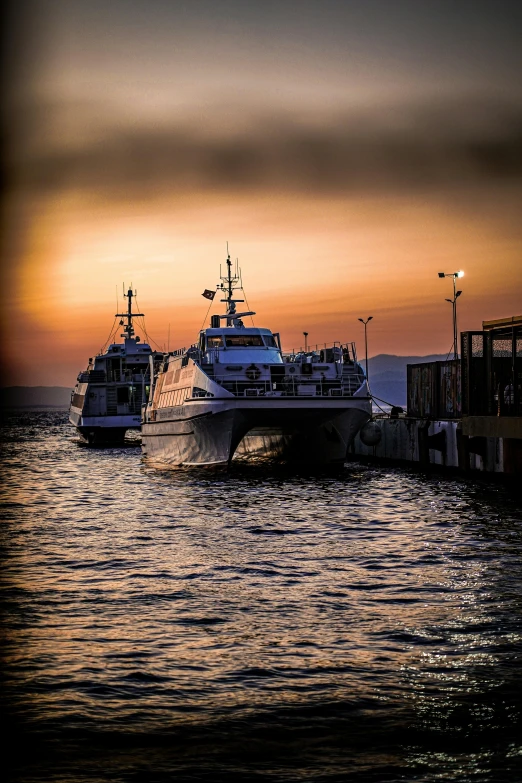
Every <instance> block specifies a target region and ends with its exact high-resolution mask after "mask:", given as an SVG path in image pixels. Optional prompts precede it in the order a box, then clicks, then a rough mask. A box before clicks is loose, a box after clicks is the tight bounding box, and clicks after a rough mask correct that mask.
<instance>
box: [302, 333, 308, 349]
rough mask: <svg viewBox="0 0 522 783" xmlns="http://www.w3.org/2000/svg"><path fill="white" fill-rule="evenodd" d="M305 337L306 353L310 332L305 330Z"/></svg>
mask: <svg viewBox="0 0 522 783" xmlns="http://www.w3.org/2000/svg"><path fill="white" fill-rule="evenodd" d="M303 335H304V338H305V353H307V352H308V332H303Z"/></svg>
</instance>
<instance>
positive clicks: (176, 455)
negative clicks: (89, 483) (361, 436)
mask: <svg viewBox="0 0 522 783" xmlns="http://www.w3.org/2000/svg"><path fill="white" fill-rule="evenodd" d="M226 263H227V272H226V275H221V283H220V285H218V286H217V289H218V290H219V291H220V292H221V293H222V294H223V295H224V298H223V299H222V300H221V301H222V302H224V303H225V304H226V313H225V314H224V315H213V316H212V317H211V319H210V328H207V329H203V330H202V331H201V332H200V335H199V342H198V343H197V344H196V345H193V346H191V347H190V348H189V349H187V350H185V349H182V350H179V351H174V352H172V353H168V354H166V355H165V356H164V357H163V361H162V362H161V364H160V367H159V371H158V372H157V373H155V375H154V380H153V387H152V388H151V393H150V397H149V401H148V403H147V404H146V405H144V407H143V414H142V450H143V453H144V455H145V457H146V458H147V459H149V460H152V461H154V462H159V463H163V464H170V465H214V464H220V463H221V464H227V463H230V461H231V460H232V459H233V458H234V456H236V457H247V456H280V457H282V458H287V459H291V460H292V459H295V460H298V461H304V462H311V463H313V462H319V463H342V462H343V461H344V459H345V458H346V453H347V449H348V446H349V445H350V443H351V441H352V440H353V438H354V437H355V435H356V434H357V432H358V431H359V430H360V429H361V427H362V426H363V425H364V424H365V423H366V422H367V421H368V420H369V419H370V417H371V398H370V396H369V391H368V385H367V383H366V377H365V374H364V371H363V369H362V367H361V365H360V364H359V363H358V361H357V356H356V351H355V345H354V343H344V344H343V343H334V344H333V345H330V346H329V347H325V348H323V349H322V350H320V351H318V350H317V351H309V350H305V351H302V352H300V353H297V354H291V355H285V354H283V351H282V349H281V342H280V339H279V334H275V333H272V332H271V331H270V329H263V328H254V327H246V326H245V325H244V323H243V318H245V317H247V316H252V315H255V313H252V312H241V313H238V312H236V303H238V302H243V301H244V300H243V299H234V291H235V290H237V289H239V288H242V284H241V274H240V271H239V269H238V267H237V262H236V266H235V269H234V270H233V269H232V262H231V260H230V256H228V258H227V262H226ZM214 295H215V292H214V291H205V293H204V296H207V298H209V299H213V297H214ZM153 365H154V362H153V359H152V358H151V359H150V366H151V372H152V371H153Z"/></svg>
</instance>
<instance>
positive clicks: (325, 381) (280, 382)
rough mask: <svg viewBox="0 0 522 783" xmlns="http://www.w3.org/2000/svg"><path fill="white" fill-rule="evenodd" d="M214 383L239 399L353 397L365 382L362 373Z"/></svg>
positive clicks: (226, 379) (216, 378) (218, 380)
mask: <svg viewBox="0 0 522 783" xmlns="http://www.w3.org/2000/svg"><path fill="white" fill-rule="evenodd" d="M213 380H214V381H215V382H216V383H218V384H219V385H220V386H222V387H223V389H226V391H229V392H231V393H232V394H234V396H236V397H328V398H331V397H353V395H354V394H355V392H356V391H357V390H358V389H360V387H361V385H362V384H363V382H364V377H363V376H362V375H360V374H359V373H352V374H349V375H343V377H342V379H341V380H339V379H337V378H323V377H321V378H314V379H313V380H311V379H310V376H309V375H293V376H285V377H284V378H282V379H281V378H280V379H277V380H271V379H270V380H269V379H267V380H251V381H249V380H248V379H247V380H232V379H230V378H229V377H227V376H225V375H215V376H214V378H213Z"/></svg>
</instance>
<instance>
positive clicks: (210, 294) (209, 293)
mask: <svg viewBox="0 0 522 783" xmlns="http://www.w3.org/2000/svg"><path fill="white" fill-rule="evenodd" d="M215 295H216V292H215V291H209V290H208V288H205V290H204V291H203V293H202V294H201V296H204V297H205V299H213V298H214V297H215Z"/></svg>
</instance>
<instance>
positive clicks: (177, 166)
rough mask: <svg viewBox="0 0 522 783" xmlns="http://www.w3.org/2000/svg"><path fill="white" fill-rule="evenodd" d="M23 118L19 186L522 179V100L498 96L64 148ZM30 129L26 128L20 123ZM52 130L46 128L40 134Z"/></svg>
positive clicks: (160, 132) (241, 186)
mask: <svg viewBox="0 0 522 783" xmlns="http://www.w3.org/2000/svg"><path fill="white" fill-rule="evenodd" d="M29 125H30V127H31V128H32V129H33V130H32V131H29V130H28V127H29V126H28V118H26V119H25V120H24V122H22V123H21V124H20V123H18V128H19V132H18V136H17V138H18V144H12V145H11V150H12V153H11V155H10V156H8V159H7V174H8V182H10V183H11V186H12V187H17V188H22V189H27V190H29V191H37V192H42V191H43V192H53V191H58V192H59V191H63V190H68V189H76V190H85V191H99V192H103V193H104V194H105V195H111V196H113V197H136V196H140V195H141V196H147V195H151V194H159V193H163V192H166V191H172V190H177V191H180V192H183V191H194V190H205V189H211V190H228V191H230V190H240V191H241V190H248V189H252V190H266V191H288V192H296V191H297V192H308V193H317V194H321V193H340V192H361V193H365V192H372V191H397V190H401V189H422V188H424V189H434V188H444V187H447V186H453V185H459V184H464V185H471V186H477V187H480V186H482V185H484V186H486V185H488V184H490V183H494V182H516V183H518V184H521V183H522V108H521V107H518V106H506V105H499V104H498V103H496V102H493V101H491V102H487V101H485V102H484V101H483V102H478V103H477V102H473V101H469V102H467V103H466V102H462V103H460V104H455V103H453V104H451V105H446V106H438V107H434V106H429V107H410V108H409V109H404V108H403V109H401V110H399V109H395V110H394V111H393V112H389V113H385V112H382V113H381V114H373V115H370V114H367V115H365V116H361V115H359V116H355V115H354V114H353V113H352V114H344V115H342V116H338V117H336V118H330V119H329V120H328V121H326V120H324V121H322V122H319V120H318V118H315V121H314V122H312V121H310V119H309V120H308V121H307V122H305V121H303V120H301V121H300V122H297V121H296V120H295V119H292V117H290V116H288V117H281V116H279V117H277V116H263V115H258V116H257V117H255V118H253V119H252V120H251V121H250V123H249V124H248V126H246V125H245V124H244V125H243V130H242V131H241V132H237V133H231V132H227V133H225V132H222V133H214V134H212V133H210V132H208V126H209V125H208V123H204V122H200V121H197V120H194V122H193V123H192V124H190V123H189V124H185V125H184V126H181V125H180V124H179V123H178V124H175V123H174V124H173V125H172V127H165V126H163V127H161V128H140V127H128V126H127V127H125V126H123V127H119V128H118V129H112V130H110V129H106V130H105V131H104V133H101V132H100V131H99V130H98V131H97V132H96V133H92V135H91V137H89V134H88V133H85V134H83V136H82V137H81V139H80V138H78V139H76V140H74V137H73V141H74V145H73V143H72V141H71V139H70V138H69V139H68V141H67V142H64V143H63V145H59V144H57V143H56V140H55V141H54V142H53V144H50V143H46V142H45V141H43V140H40V142H39V141H38V134H37V135H36V137H35V133H34V128H35V127H37V128H39V129H40V131H42V130H43V129H44V124H43V123H42V122H40V123H36V124H35V123H34V120H33V122H32V123H29ZM24 129H25V133H23V132H22V131H24ZM44 138H45V134H44V133H42V139H44Z"/></svg>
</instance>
